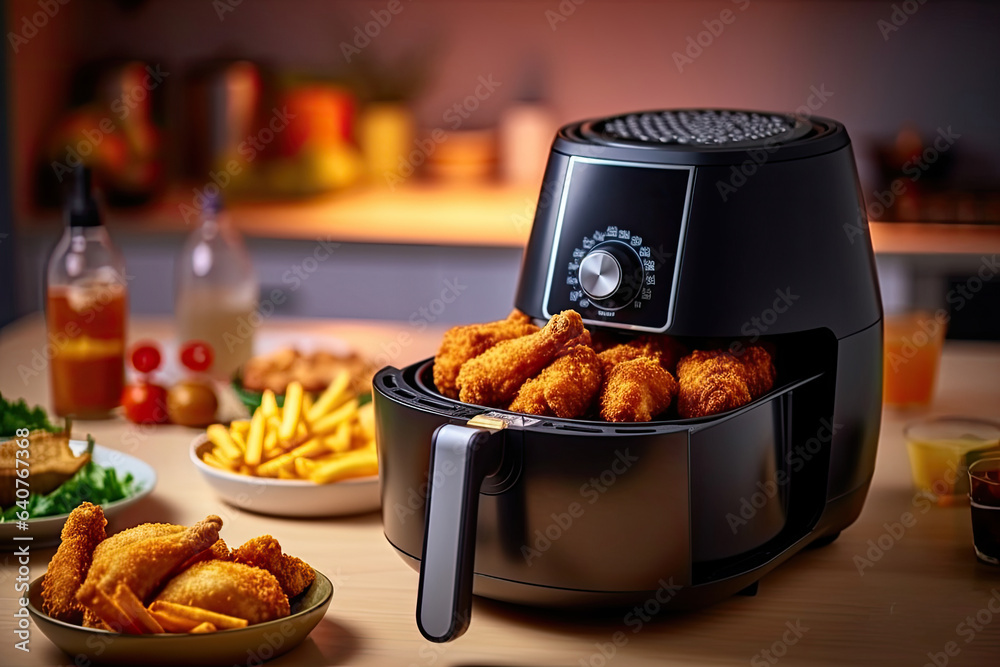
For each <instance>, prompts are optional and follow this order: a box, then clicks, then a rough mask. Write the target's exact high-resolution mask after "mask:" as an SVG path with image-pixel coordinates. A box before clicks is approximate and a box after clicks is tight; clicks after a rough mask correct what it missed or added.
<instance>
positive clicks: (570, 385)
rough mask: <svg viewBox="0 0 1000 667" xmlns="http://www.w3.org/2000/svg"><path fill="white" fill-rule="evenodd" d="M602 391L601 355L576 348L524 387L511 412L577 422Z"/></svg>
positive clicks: (581, 347) (580, 347) (586, 348)
mask: <svg viewBox="0 0 1000 667" xmlns="http://www.w3.org/2000/svg"><path fill="white" fill-rule="evenodd" d="M581 338H582V337H581ZM574 340H576V339H574ZM571 342H572V341H571ZM600 388H601V362H600V360H599V359H598V358H597V353H596V352H594V350H592V349H591V348H589V347H587V346H586V345H584V344H580V345H574V346H573V347H570V348H569V349H568V350H567V351H566V352H565V353H564V354H562V355H561V356H559V357H558V358H557V359H556V360H555V361H553V362H552V363H551V364H549V365H548V366H546V367H545V368H544V369H543V370H542V372H541V373H539V374H538V375H537V376H536V377H534V378H532V379H530V380H528V381H527V382H525V383H524V384H523V385H521V389H520V390H519V391H518V392H517V396H516V397H515V398H514V402H513V403H511V404H510V409H511V410H513V411H514V412H524V413H527V414H532V415H546V416H555V417H562V418H563V419H576V418H578V417H582V416H583V415H584V414H586V412H587V409H588V408H589V407H590V404H591V403H593V401H594V397H595V396H597V392H598V390H600Z"/></svg>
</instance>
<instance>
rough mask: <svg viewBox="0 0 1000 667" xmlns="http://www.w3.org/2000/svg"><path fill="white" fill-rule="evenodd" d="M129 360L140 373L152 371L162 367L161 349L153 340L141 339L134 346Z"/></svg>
mask: <svg viewBox="0 0 1000 667" xmlns="http://www.w3.org/2000/svg"><path fill="white" fill-rule="evenodd" d="M129 360H130V361H131V362H132V368H134V369H135V370H137V371H139V372H140V373H152V372H153V371H155V370H156V369H157V368H159V367H160V350H159V348H158V347H157V346H156V343H153V342H152V341H148V340H144V341H140V342H138V343H136V344H135V345H133V346H132V352H131V354H129Z"/></svg>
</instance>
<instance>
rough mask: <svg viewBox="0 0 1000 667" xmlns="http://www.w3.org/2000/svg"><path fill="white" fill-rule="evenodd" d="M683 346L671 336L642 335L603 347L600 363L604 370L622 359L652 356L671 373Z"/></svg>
mask: <svg viewBox="0 0 1000 667" xmlns="http://www.w3.org/2000/svg"><path fill="white" fill-rule="evenodd" d="M684 352H685V350H684V346H683V345H681V344H680V343H679V342H677V340H675V339H674V338H672V337H671V336H656V335H643V336H639V337H637V338H634V339H633V340H630V341H628V342H627V343H619V344H618V345H613V346H611V347H607V348H605V349H604V350H603V351H602V352H601V353H600V357H601V364H602V365H603V366H604V370H605V371H609V370H611V368H612V367H613V366H615V365H617V364H620V363H621V362H623V361H630V360H632V359H638V358H639V357H652V358H653V359H656V361H657V362H659V364H660V365H661V366H663V368H664V369H665V370H667V371H670V373H673V372H674V370H675V369H676V368H677V361H678V360H679V359H680V358H681V357H682V356H684Z"/></svg>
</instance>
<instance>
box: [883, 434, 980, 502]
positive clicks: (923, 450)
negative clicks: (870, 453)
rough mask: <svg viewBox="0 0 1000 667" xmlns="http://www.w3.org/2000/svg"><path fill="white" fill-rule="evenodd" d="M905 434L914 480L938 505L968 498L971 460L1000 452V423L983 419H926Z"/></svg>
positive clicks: (963, 500) (965, 500)
mask: <svg viewBox="0 0 1000 667" xmlns="http://www.w3.org/2000/svg"><path fill="white" fill-rule="evenodd" d="M903 435H904V436H905V437H906V448H907V450H908V451H909V454H910V470H911V472H912V473H913V484H914V485H915V486H916V487H917V488H918V489H919V490H921V491H923V492H924V493H926V494H928V495H930V496H932V497H933V498H934V499H935V500H936V501H937V503H938V505H958V504H964V503H965V502H967V500H968V493H969V474H968V471H969V464H971V463H973V462H975V461H976V460H978V459H979V458H981V457H982V456H984V455H993V454H997V453H1000V425H998V424H995V423H993V422H990V421H986V420H981V419H973V418H970V417H936V418H932V419H923V420H920V421H918V422H914V423H912V424H910V425H909V426H907V427H906V430H905V431H904V432H903Z"/></svg>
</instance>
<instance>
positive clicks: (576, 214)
mask: <svg viewBox="0 0 1000 667" xmlns="http://www.w3.org/2000/svg"><path fill="white" fill-rule="evenodd" d="M693 181H694V167H678V166H673V165H656V164H646V163H641V162H614V161H609V160H597V159H593V158H580V157H572V158H570V161H569V165H568V167H567V174H566V180H565V182H564V186H563V192H562V198H561V203H560V209H559V213H558V220H557V223H556V230H555V237H554V238H553V242H552V244H553V248H554V251H553V252H552V255H551V259H550V264H549V272H548V282H547V285H546V297H545V315H546V316H547V317H551V316H552V315H554V314H555V313H558V312H560V311H563V310H567V309H570V308H572V309H573V310H576V311H577V312H579V313H580V314H581V315H582V316H583V319H584V321H585V322H589V323H592V324H600V325H602V326H611V327H620V328H624V329H634V330H638V331H663V330H665V329H666V328H667V327H669V326H670V322H671V318H672V313H673V303H674V296H675V292H676V277H677V272H678V270H679V267H680V257H681V248H682V246H683V243H684V230H685V226H686V224H687V218H688V209H689V207H690V199H691V188H692V184H693Z"/></svg>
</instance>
